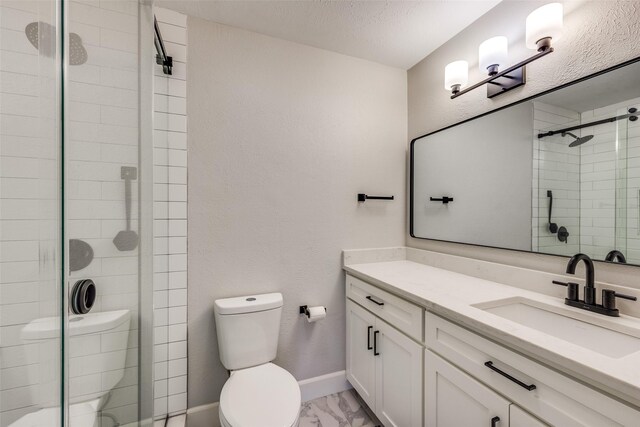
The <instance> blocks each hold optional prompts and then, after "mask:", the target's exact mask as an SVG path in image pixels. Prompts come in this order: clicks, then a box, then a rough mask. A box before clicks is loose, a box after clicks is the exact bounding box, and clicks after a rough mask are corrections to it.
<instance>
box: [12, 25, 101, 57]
mask: <svg viewBox="0 0 640 427" xmlns="http://www.w3.org/2000/svg"><path fill="white" fill-rule="evenodd" d="M24 33H25V34H26V36H27V39H29V42H30V43H31V44H32V45H33V47H35V48H36V49H38V51H39V52H40V53H41V54H42V55H44V56H47V57H52V56H53V55H54V53H55V44H54V43H55V36H56V28H55V27H54V26H52V25H49V24H47V23H46V22H32V23H30V24H27V26H26V27H25V28H24ZM87 58H88V56H87V50H86V49H85V48H84V46H83V44H82V38H81V37H80V36H79V35H77V34H76V33H69V65H82V64H84V63H85V62H87Z"/></svg>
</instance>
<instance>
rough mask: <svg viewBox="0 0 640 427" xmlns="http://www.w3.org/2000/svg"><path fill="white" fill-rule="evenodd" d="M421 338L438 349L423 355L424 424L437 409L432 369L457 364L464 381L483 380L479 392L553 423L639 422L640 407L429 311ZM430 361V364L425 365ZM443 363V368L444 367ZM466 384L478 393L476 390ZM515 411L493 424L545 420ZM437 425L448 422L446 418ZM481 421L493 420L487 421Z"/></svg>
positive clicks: (583, 426) (607, 425)
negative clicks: (498, 398) (444, 421)
mask: <svg viewBox="0 0 640 427" xmlns="http://www.w3.org/2000/svg"><path fill="white" fill-rule="evenodd" d="M425 342H426V345H427V348H428V350H426V351H427V353H428V354H429V353H432V352H433V353H437V355H438V356H436V355H435V354H434V355H433V356H432V357H430V356H427V357H425V371H426V375H425V383H426V390H427V392H426V398H425V404H426V407H425V415H426V416H425V423H426V425H427V426H434V427H435V426H436V424H433V423H432V421H431V418H429V417H430V416H432V415H431V413H432V412H433V411H437V410H438V409H439V407H438V406H437V400H436V401H434V400H433V399H430V398H429V397H430V396H432V395H433V394H434V391H429V390H433V389H434V387H436V389H437V387H438V386H437V385H434V384H433V382H434V375H435V374H434V373H433V372H434V370H435V371H438V370H440V371H442V372H446V373H450V372H452V371H454V370H456V369H458V370H459V372H460V373H462V371H464V372H465V374H463V378H464V377H465V376H466V378H467V379H468V381H467V382H466V383H469V382H470V381H474V382H476V383H477V384H478V385H480V384H483V386H482V387H484V389H486V390H485V392H483V393H482V394H483V395H484V396H485V397H484V398H486V396H488V395H490V394H495V395H501V396H504V397H505V399H507V400H508V403H509V404H516V405H517V406H519V407H520V408H522V409H525V410H526V411H527V412H529V413H531V414H533V415H535V417H536V418H539V419H540V420H542V421H544V422H545V423H547V424H549V425H551V426H557V427H614V426H628V427H638V426H640V412H638V411H636V410H634V409H633V408H631V407H630V406H627V405H625V404H623V403H621V402H619V401H618V400H615V399H613V398H611V397H609V396H607V395H605V394H603V393H600V392H598V391H596V390H594V389H593V388H591V387H588V386H586V385H584V384H582V383H580V382H578V381H575V380H573V379H571V378H569V377H567V376H565V375H563V374H560V373H559V372H557V371H554V370H552V369H549V368H547V367H546V366H543V365H542V364H540V363H537V362H536V361H533V360H531V359H529V358H527V357H524V356H522V355H520V354H518V353H515V352H513V351H511V350H509V349H507V348H506V347H503V346H501V345H499V344H496V343H494V342H493V341H490V340H488V339H486V338H484V337H482V336H480V335H478V334H476V333H474V332H471V331H469V330H467V329H464V328H462V327H460V326H458V325H456V324H454V323H451V322H449V321H448V320H446V319H443V318H442V317H439V316H437V315H435V314H433V313H427V314H426V317H425ZM434 358H435V362H433V359H434ZM445 359H446V360H445ZM432 362H433V366H429V365H430V364H431V363H432ZM443 365H444V366H447V368H443ZM454 372H455V371H454ZM452 375H453V374H450V375H449V376H452ZM460 381H462V380H458V383H460ZM468 390H469V393H470V394H471V395H473V396H474V397H476V398H478V395H477V393H478V392H476V391H470V389H468ZM492 390H493V391H492ZM460 402H461V403H462V402H468V399H467V400H465V399H460ZM482 402H484V400H483V401H482ZM483 404H485V403H483ZM493 409H494V410H497V408H493ZM518 409H519V408H518ZM465 410H468V409H465ZM513 412H514V417H513V420H511V423H510V424H509V423H508V421H507V418H504V420H505V421H504V423H503V424H497V426H498V427H505V426H506V425H511V426H512V427H521V426H539V425H544V424H535V422H536V421H537V420H536V418H534V417H531V416H529V417H527V415H528V414H526V412H524V411H522V410H520V411H518V410H517V409H514V411H513ZM500 419H501V420H503V417H502V416H500ZM538 423H539V422H538ZM437 425H438V427H447V426H448V425H449V424H447V423H443V424H437ZM480 425H485V426H489V425H491V424H490V423H489V422H486V421H485V422H484V424H480Z"/></svg>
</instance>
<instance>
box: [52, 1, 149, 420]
mask: <svg viewBox="0 0 640 427" xmlns="http://www.w3.org/2000/svg"><path fill="white" fill-rule="evenodd" d="M65 4H66V11H67V17H66V18H67V23H68V25H67V28H66V30H67V31H66V34H65V35H66V37H67V38H68V43H69V46H70V48H69V50H68V56H67V57H66V60H67V67H66V70H67V74H66V97H65V103H64V108H65V120H66V121H65V126H66V129H67V132H66V138H65V165H66V166H65V199H64V202H65V216H66V219H65V227H66V235H65V239H66V240H67V242H68V246H69V249H68V250H69V264H68V266H67V267H68V270H67V274H68V276H67V277H68V280H67V286H68V295H69V310H70V314H69V319H68V342H69V345H68V349H69V350H68V352H67V356H68V360H67V361H66V362H67V365H68V375H67V378H68V386H67V387H68V403H67V404H68V408H69V409H68V413H69V425H70V426H74V427H75V426H83V427H85V426H93V425H96V426H105V427H110V426H115V425H126V424H129V423H135V422H137V421H138V420H139V418H140V413H141V411H142V409H141V402H140V401H139V396H140V392H141V390H140V386H141V383H144V380H142V381H141V375H142V376H144V375H145V372H148V371H147V370H145V369H144V367H141V360H143V359H141V356H140V355H141V347H140V345H139V342H140V340H139V336H140V335H141V333H140V332H141V331H140V328H141V325H143V324H149V323H150V322H149V321H148V319H146V318H145V317H144V316H141V313H142V312H141V308H140V307H141V304H142V303H143V302H144V301H143V300H142V298H141V295H143V293H144V292H145V291H146V290H147V289H150V275H147V274H146V273H143V271H142V268H143V266H145V265H147V263H145V262H144V259H143V258H144V257H143V255H144V254H145V253H148V251H149V248H150V247H151V245H150V244H149V243H150V241H149V240H148V239H147V240H143V239H142V237H145V238H146V236H149V235H150V234H149V233H144V227H143V226H144V224H143V221H141V212H143V208H144V212H146V214H147V215H149V214H150V209H149V208H148V205H145V204H146V203H148V202H149V197H148V195H147V197H146V198H145V197H141V194H142V193H141V189H142V188H145V189H147V188H148V189H149V190H150V189H151V187H148V186H142V185H141V178H142V176H143V172H144V173H148V171H147V170H146V169H145V170H144V171H143V170H141V166H144V165H141V157H140V153H141V150H142V151H144V150H145V149H146V147H143V146H142V145H141V141H142V140H143V138H142V137H141V136H142V135H144V132H146V130H145V129H146V128H145V129H142V128H141V126H140V122H141V113H140V111H141V99H142V98H143V96H142V95H145V94H143V93H141V86H140V85H141V81H140V72H141V71H140V70H141V63H144V61H143V62H141V61H140V60H139V59H140V57H141V55H140V52H139V49H140V48H139V46H140V45H141V44H140V38H141V25H140V22H141V18H143V19H144V20H145V26H146V25H147V21H148V19H149V16H148V13H147V12H148V10H147V9H146V7H144V6H143V7H142V9H141V8H140V7H139V4H138V0H114V1H108V0H107V1H105V0H100V1H97V0H75V1H72V2H68V3H65ZM141 13H143V14H144V16H142V15H141ZM152 47H153V45H152V44H151V42H149V49H151V48H152ZM145 49H146V47H145ZM145 52H146V50H145ZM144 74H147V75H150V73H147V72H145V73H144ZM145 90H146V91H148V92H149V93H150V87H149V88H148V90H147V89H145ZM147 108H148V110H149V111H150V110H151V107H150V106H149V107H147ZM145 123H147V125H146V127H148V128H150V121H145ZM149 226H150V225H149ZM145 251H146V252H145ZM93 295H95V298H94V297H93ZM91 303H92V304H91ZM148 312H149V315H150V308H149V309H148ZM72 313H73V314H72ZM90 325H91V326H90ZM143 335H144V336H148V334H146V333H145V334H143ZM144 360H151V359H150V357H148V358H146V359H144Z"/></svg>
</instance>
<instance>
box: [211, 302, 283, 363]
mask: <svg viewBox="0 0 640 427" xmlns="http://www.w3.org/2000/svg"><path fill="white" fill-rule="evenodd" d="M213 311H214V315H215V319H216V332H217V334H218V351H219V353H220V361H221V362H222V364H223V365H224V367H225V368H227V369H228V370H236V369H242V368H249V367H251V366H257V365H261V364H263V363H268V362H270V361H272V360H273V359H275V358H276V352H277V350H278V334H279V332H280V315H281V314H282V294H280V293H273V294H262V295H249V296H243V297H235V298H225V299H219V300H216V301H215V303H214V308H213Z"/></svg>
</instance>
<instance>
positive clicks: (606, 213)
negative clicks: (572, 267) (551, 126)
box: [580, 99, 640, 264]
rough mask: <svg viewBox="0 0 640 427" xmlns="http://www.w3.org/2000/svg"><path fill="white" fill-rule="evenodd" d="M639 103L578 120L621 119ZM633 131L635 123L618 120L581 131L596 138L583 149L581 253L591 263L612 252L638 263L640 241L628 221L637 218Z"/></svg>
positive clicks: (638, 161)
mask: <svg viewBox="0 0 640 427" xmlns="http://www.w3.org/2000/svg"><path fill="white" fill-rule="evenodd" d="M638 102H640V99H632V100H626V101H623V102H619V103H616V104H612V105H608V106H605V107H601V108H598V109H596V110H589V111H585V112H583V113H582V114H581V119H582V121H583V122H590V121H594V120H599V119H604V118H607V117H611V116H615V115H617V114H618V113H620V114H624V113H626V111H627V108H628V107H629V106H631V105H634V104H637V103H638ZM627 126H628V128H627ZM634 127H635V128H637V122H630V121H629V120H620V121H618V122H614V123H606V124H602V125H599V126H594V127H589V128H585V129H582V132H583V134H586V133H588V134H593V135H595V137H594V139H593V140H592V141H591V142H589V144H585V145H584V146H583V147H582V148H581V162H580V171H581V172H580V179H581V181H582V191H581V199H582V208H581V221H580V234H581V236H583V241H582V243H583V245H582V248H581V249H582V251H583V252H584V253H586V254H589V255H590V256H592V257H593V258H595V259H603V258H604V257H605V256H606V254H607V253H608V252H609V251H610V250H612V249H617V250H620V251H621V252H623V253H624V254H625V256H626V258H627V261H628V262H629V263H633V264H637V263H640V246H639V244H640V240H638V239H637V238H636V237H635V236H637V232H636V229H637V221H633V220H632V218H631V216H632V215H633V218H636V215H637V211H635V212H634V210H633V209H632V207H633V206H635V205H637V203H636V202H635V201H636V197H637V192H636V191H628V189H638V188H639V185H638V184H640V182H639V181H640V180H639V179H638V177H640V174H639V172H640V159H639V157H640V153H639V152H638V151H639V150H640V144H639V143H638V141H637V140H638V138H637V137H636V138H634V136H633V134H634V132H636V133H637V131H636V130H635V129H634ZM627 132H629V135H628V136H627ZM637 136H640V135H637ZM634 147H637V148H635V149H634ZM616 189H617V191H616Z"/></svg>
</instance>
